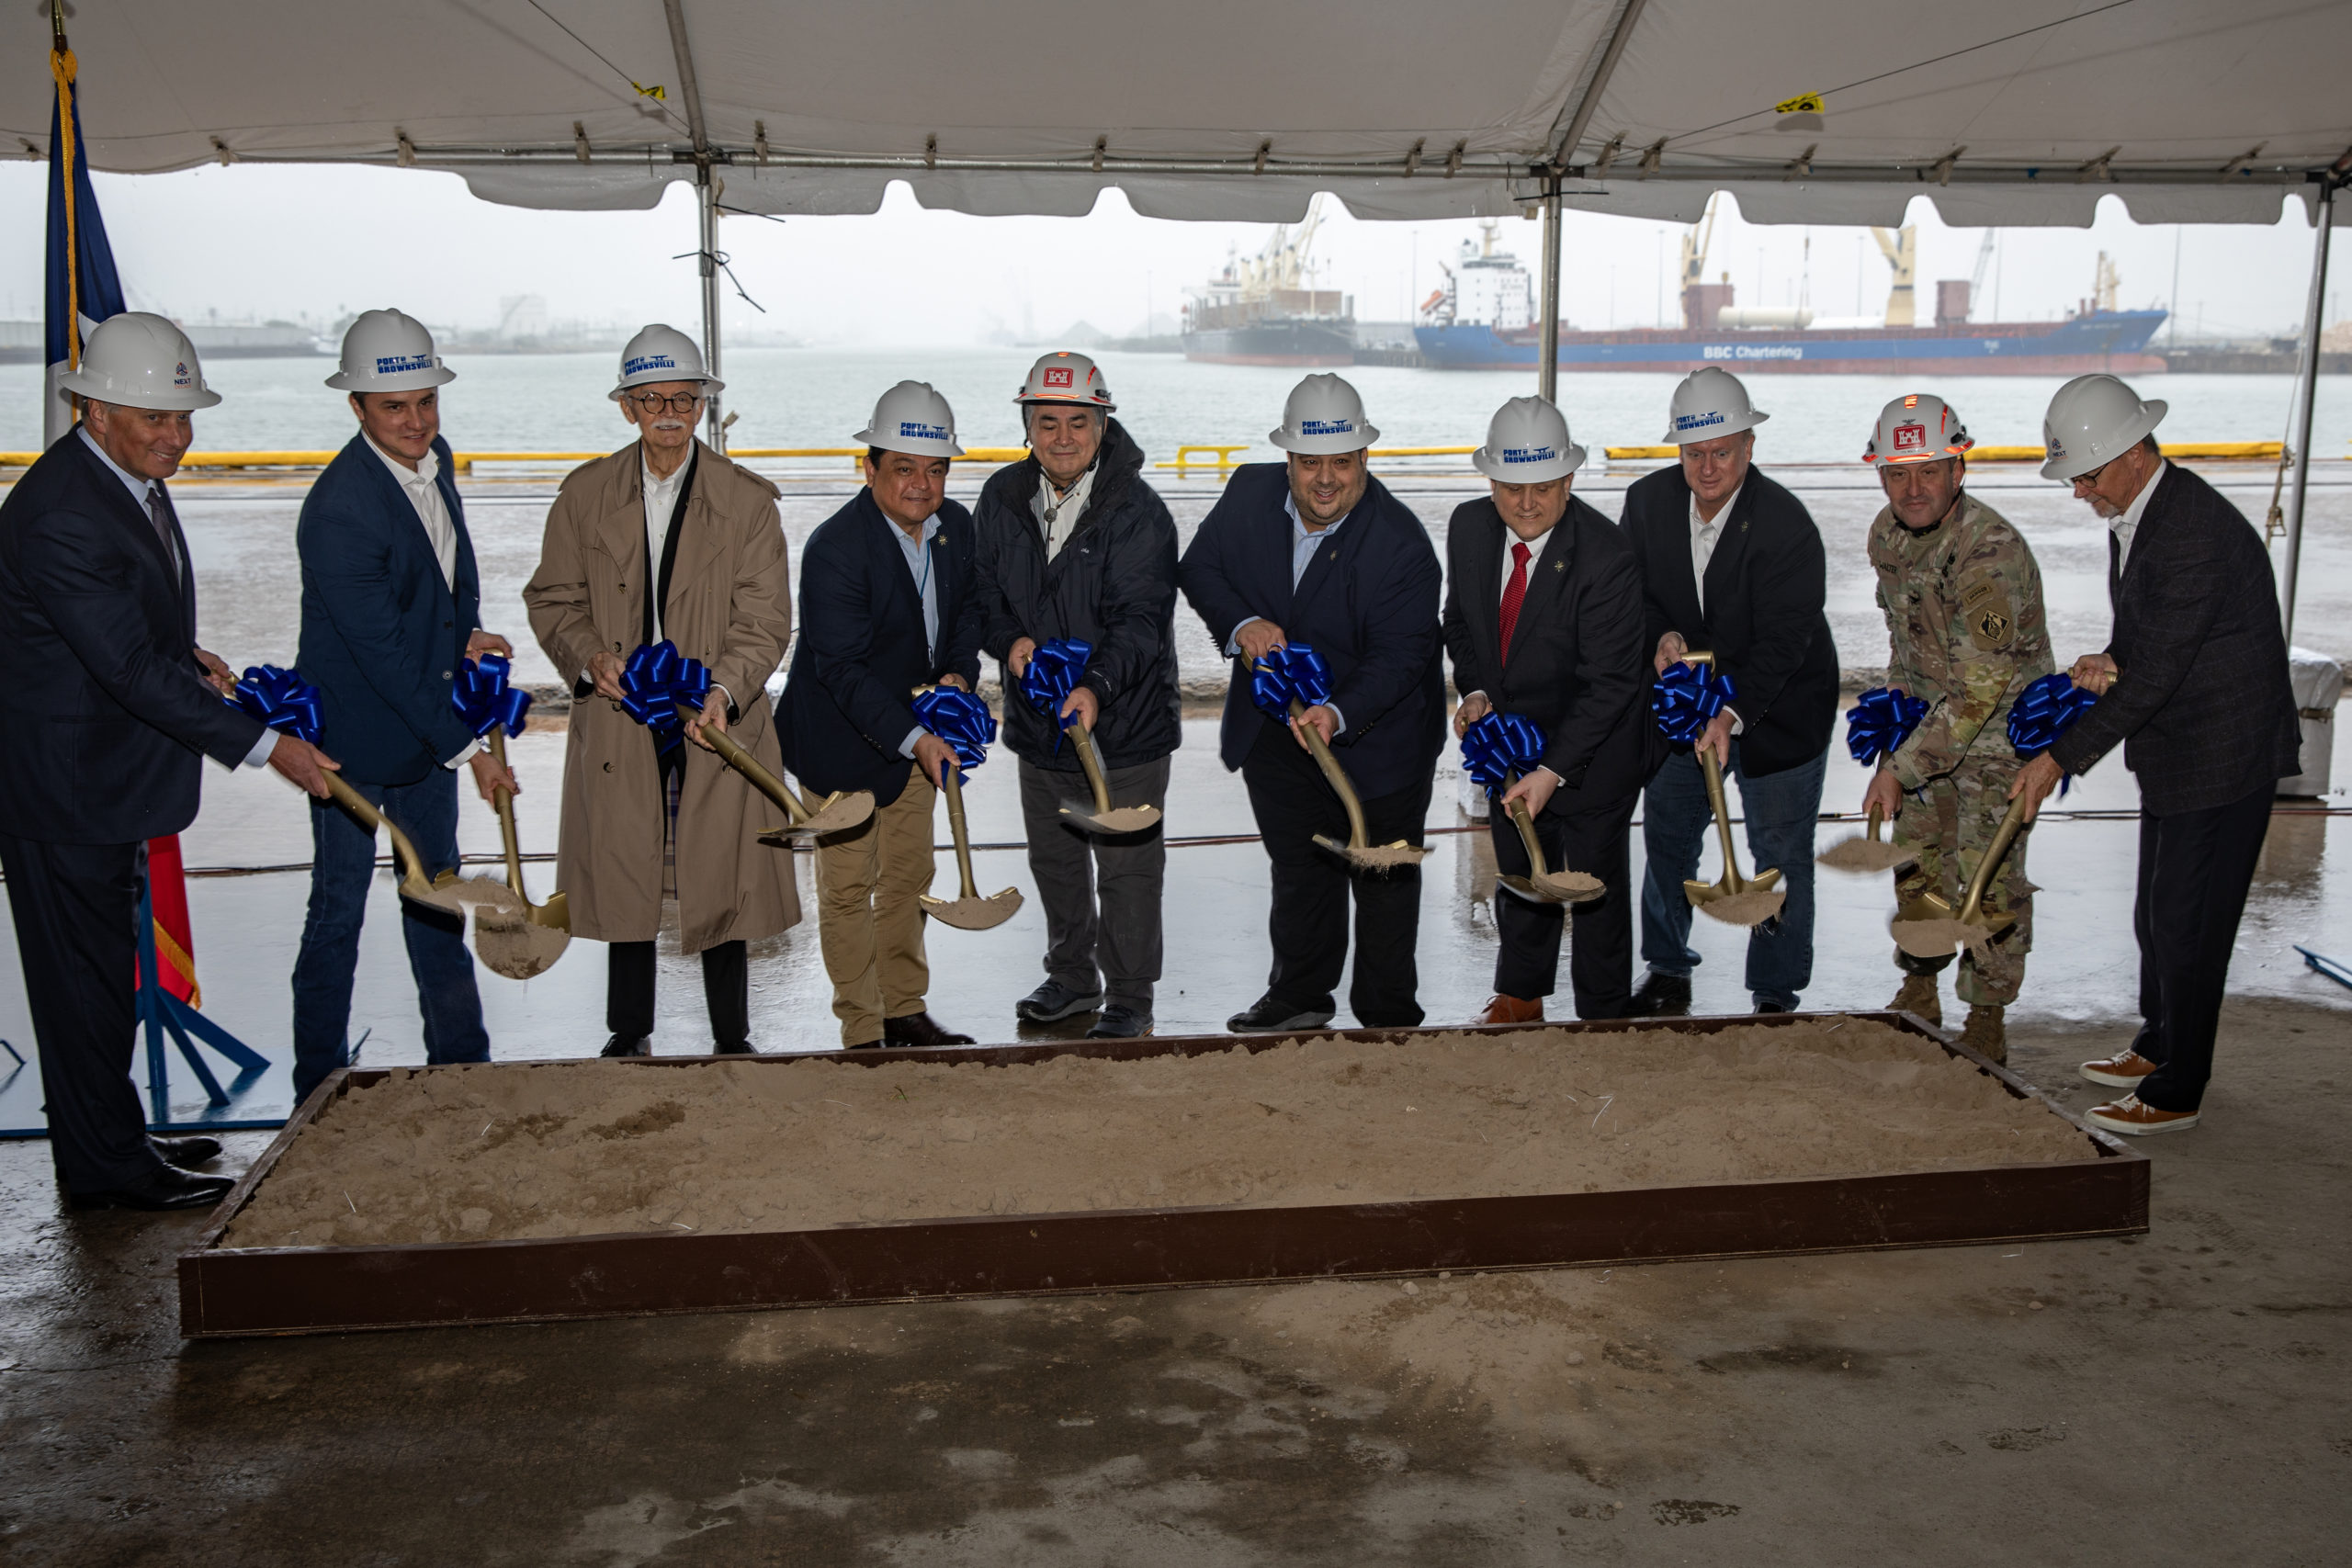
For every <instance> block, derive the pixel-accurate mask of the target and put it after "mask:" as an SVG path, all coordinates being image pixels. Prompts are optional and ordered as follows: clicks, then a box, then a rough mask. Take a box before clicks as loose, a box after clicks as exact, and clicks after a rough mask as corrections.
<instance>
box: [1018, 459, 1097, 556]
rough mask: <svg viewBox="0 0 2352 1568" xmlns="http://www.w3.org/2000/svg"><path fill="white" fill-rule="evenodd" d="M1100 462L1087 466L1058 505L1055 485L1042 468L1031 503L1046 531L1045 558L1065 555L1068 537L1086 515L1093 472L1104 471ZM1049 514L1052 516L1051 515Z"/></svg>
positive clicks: (1034, 512) (1031, 509) (1075, 530)
mask: <svg viewBox="0 0 2352 1568" xmlns="http://www.w3.org/2000/svg"><path fill="white" fill-rule="evenodd" d="M1101 466H1102V465H1101V462H1100V460H1099V459H1098V460H1097V461H1095V462H1092V463H1089V464H1088V465H1087V466H1086V472H1084V473H1082V474H1080V475H1079V476H1078V482H1077V483H1076V484H1074V485H1072V486H1070V487H1069V491H1068V492H1067V493H1065V494H1064V495H1063V496H1062V498H1061V499H1060V500H1059V501H1056V500H1055V499H1054V481H1053V480H1052V479H1049V478H1047V477H1046V473H1045V471H1044V470H1043V469H1042V468H1040V469H1039V470H1038V474H1037V493H1036V495H1035V496H1034V497H1032V498H1031V500H1030V502H1029V510H1030V512H1031V513H1032V514H1034V515H1035V517H1036V519H1037V522H1038V525H1040V526H1042V527H1043V528H1044V529H1045V530H1046V559H1047V560H1052V559H1053V558H1055V557H1056V556H1058V555H1060V554H1061V553H1062V547H1063V546H1064V545H1067V544H1069V536H1071V535H1072V534H1074V533H1076V532H1077V531H1078V520H1079V519H1080V518H1081V517H1083V516H1085V515H1086V502H1087V498H1088V497H1089V496H1091V495H1092V494H1093V493H1094V471H1095V469H1096V468H1099V467H1101ZM1048 513H1050V515H1048Z"/></svg>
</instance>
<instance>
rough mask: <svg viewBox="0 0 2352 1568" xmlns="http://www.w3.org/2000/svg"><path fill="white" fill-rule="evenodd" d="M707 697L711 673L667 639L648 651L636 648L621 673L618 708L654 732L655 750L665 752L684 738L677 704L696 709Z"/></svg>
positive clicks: (700, 661) (643, 648)
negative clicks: (619, 706)
mask: <svg viewBox="0 0 2352 1568" xmlns="http://www.w3.org/2000/svg"><path fill="white" fill-rule="evenodd" d="M709 696H710V671H707V670H706V669H704V668H703V667H702V660H699V659H688V658H687V657H686V656H685V655H684V654H682V653H680V652H679V651H678V645H677V644H676V643H673V642H672V641H670V640H669V639H668V638H667V637H664V638H663V639H662V640H661V641H660V642H657V643H655V644H654V645H653V646H652V647H650V648H645V647H639V649H638V650H637V651H636V652H635V653H632V654H630V655H629V656H628V666H627V667H626V668H625V669H623V670H622V671H621V706H622V707H623V708H624V709H625V710H627V712H628V716H630V717H631V718H633V719H635V720H637V722H638V723H639V724H641V725H643V726H645V728H648V729H650V730H651V731H653V741H654V747H655V749H656V750H662V751H667V750H670V748H671V747H673V746H675V745H676V744H677V743H678V742H679V741H680V740H681V739H684V737H685V728H684V726H683V725H681V724H680V723H679V722H678V705H679V704H680V703H684V704H686V705H688V706H690V707H695V708H699V707H701V706H702V705H703V704H704V702H705V701H706V700H707V699H708V698H709Z"/></svg>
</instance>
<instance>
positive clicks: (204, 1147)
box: [147, 1137, 220, 1170]
mask: <svg viewBox="0 0 2352 1568" xmlns="http://www.w3.org/2000/svg"><path fill="white" fill-rule="evenodd" d="M147 1142H148V1144H149V1145H151V1146H152V1147H153V1149H154V1151H155V1153H156V1154H158V1155H159V1156H162V1157H163V1161H164V1164H165V1165H175V1166H178V1167H179V1168H181V1169H182V1170H193V1169H195V1168H197V1167H198V1166H199V1165H203V1164H206V1163H207V1162H209V1161H211V1160H216V1159H219V1158H220V1139H218V1138H205V1137H195V1138H153V1137H151V1138H149V1139H148V1140H147Z"/></svg>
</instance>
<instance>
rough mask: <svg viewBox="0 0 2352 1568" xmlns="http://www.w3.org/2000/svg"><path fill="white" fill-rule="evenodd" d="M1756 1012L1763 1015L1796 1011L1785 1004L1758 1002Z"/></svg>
mask: <svg viewBox="0 0 2352 1568" xmlns="http://www.w3.org/2000/svg"><path fill="white" fill-rule="evenodd" d="M1756 1010H1757V1011H1758V1012H1759V1013H1764V1012H1794V1011H1796V1009H1794V1008H1792V1007H1791V1006H1789V1004H1788V1003H1786V1002H1758V1003H1757V1004H1756Z"/></svg>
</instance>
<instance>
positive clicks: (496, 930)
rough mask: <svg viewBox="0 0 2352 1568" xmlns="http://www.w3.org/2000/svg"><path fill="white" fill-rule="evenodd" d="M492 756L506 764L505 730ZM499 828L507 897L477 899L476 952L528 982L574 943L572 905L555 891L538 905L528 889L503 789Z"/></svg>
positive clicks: (494, 968) (480, 880) (497, 731)
mask: <svg viewBox="0 0 2352 1568" xmlns="http://www.w3.org/2000/svg"><path fill="white" fill-rule="evenodd" d="M490 754H491V755H492V757H495V758H496V759H497V760H498V765H499V766H500V767H501V768H503V767H505V766H506V731H505V730H504V729H503V728H498V727H495V726H493V727H492V729H491V731H490ZM498 832H499V837H500V838H502V839H503V840H505V847H506V883H505V887H504V891H505V893H506V894H507V895H508V897H504V898H500V897H478V898H475V899H472V900H470V901H472V902H473V905H474V952H475V953H476V954H477V955H478V956H480V958H481V961H482V962H483V963H484V964H488V965H489V966H490V970H491V972H492V974H496V975H503V976H506V977H507V978H508V979H510V980H527V979H529V978H531V976H534V975H539V974H544V973H545V972H546V971H547V970H548V969H549V968H551V967H553V966H554V964H555V961H556V960H557V959H559V958H561V957H562V956H563V950H564V949H565V948H567V947H570V946H571V900H570V899H569V898H567V897H565V896H564V895H563V894H561V893H551V894H549V895H548V901H547V902H546V903H544V904H534V903H532V902H531V896H530V894H529V893H527V892H526V891H525V890H524V887H523V850H522V845H521V842H520V841H519V840H518V839H517V838H516V836H515V797H514V796H513V795H509V794H507V793H506V791H504V790H503V789H501V790H500V791H499V792H498ZM461 886H463V887H465V888H467V889H469V890H470V889H473V888H476V887H481V888H483V889H485V890H487V889H489V888H494V887H497V886H498V884H496V883H493V882H491V881H490V880H489V879H488V878H487V877H469V878H468V879H467V880H466V882H465V883H464V884H462V885H461Z"/></svg>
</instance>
